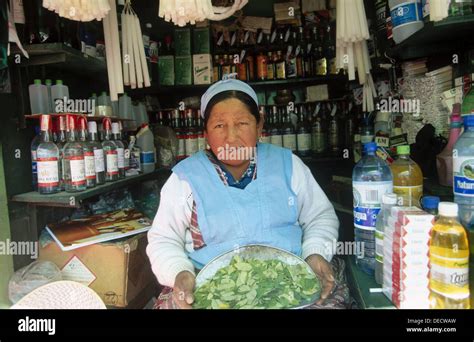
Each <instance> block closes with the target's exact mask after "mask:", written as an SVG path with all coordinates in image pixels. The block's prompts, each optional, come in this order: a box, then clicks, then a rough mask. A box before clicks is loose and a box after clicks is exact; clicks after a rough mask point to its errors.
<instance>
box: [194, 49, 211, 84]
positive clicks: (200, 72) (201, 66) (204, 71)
mask: <svg viewBox="0 0 474 342" xmlns="http://www.w3.org/2000/svg"><path fill="white" fill-rule="evenodd" d="M193 80H194V84H211V83H212V82H213V80H212V56H211V55H209V54H202V55H193Z"/></svg>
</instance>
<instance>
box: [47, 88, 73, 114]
mask: <svg viewBox="0 0 474 342" xmlns="http://www.w3.org/2000/svg"><path fill="white" fill-rule="evenodd" d="M64 98H66V99H69V88H68V87H67V86H65V85H64V84H63V81H62V80H56V84H55V85H53V86H52V87H51V108H52V110H53V113H58V112H59V110H57V109H58V108H57V107H56V106H57V105H58V103H57V102H56V101H64ZM65 105H66V103H64V104H63V106H65ZM63 112H65V110H63Z"/></svg>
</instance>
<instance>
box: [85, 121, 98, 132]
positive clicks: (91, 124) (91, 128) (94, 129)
mask: <svg viewBox="0 0 474 342" xmlns="http://www.w3.org/2000/svg"><path fill="white" fill-rule="evenodd" d="M87 128H88V129H89V133H97V122H95V121H89V122H88V123H87Z"/></svg>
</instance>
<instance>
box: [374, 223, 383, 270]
mask: <svg viewBox="0 0 474 342" xmlns="http://www.w3.org/2000/svg"><path fill="white" fill-rule="evenodd" d="M383 238H384V233H383V232H381V231H378V230H376V231H375V260H376V261H378V262H383Z"/></svg>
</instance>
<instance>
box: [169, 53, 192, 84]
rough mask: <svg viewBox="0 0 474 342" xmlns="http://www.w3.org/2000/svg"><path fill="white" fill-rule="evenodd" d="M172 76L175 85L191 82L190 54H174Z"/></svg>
mask: <svg viewBox="0 0 474 342" xmlns="http://www.w3.org/2000/svg"><path fill="white" fill-rule="evenodd" d="M174 64H175V70H174V77H175V83H176V85H192V84H193V72H192V70H193V61H192V57H191V55H189V56H176V57H175V58H174Z"/></svg>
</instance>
